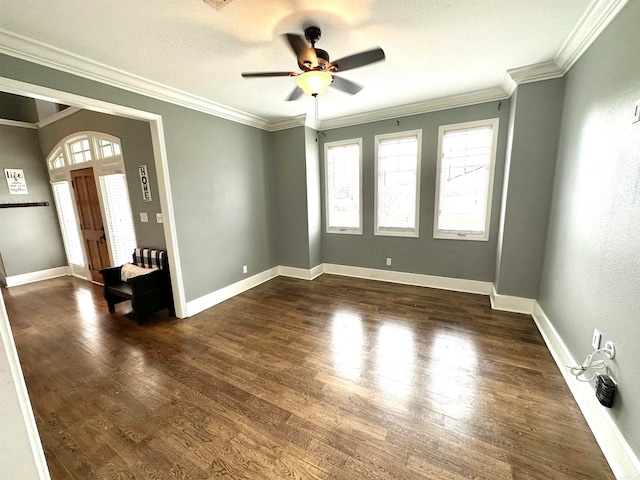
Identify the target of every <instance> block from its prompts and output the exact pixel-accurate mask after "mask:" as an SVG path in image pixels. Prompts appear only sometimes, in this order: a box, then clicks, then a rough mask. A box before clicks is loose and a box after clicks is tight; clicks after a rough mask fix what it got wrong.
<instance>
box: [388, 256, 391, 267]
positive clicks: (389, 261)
mask: <svg viewBox="0 0 640 480" xmlns="http://www.w3.org/2000/svg"><path fill="white" fill-rule="evenodd" d="M389 265H391V259H390V258H389V257H387V266H389Z"/></svg>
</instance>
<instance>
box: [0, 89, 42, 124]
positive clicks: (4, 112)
mask: <svg viewBox="0 0 640 480" xmlns="http://www.w3.org/2000/svg"><path fill="white" fill-rule="evenodd" d="M0 118H4V119H5V120H15V121H18V122H27V123H36V122H38V120H39V118H38V110H37V108H36V101H35V100H34V99H33V98H26V97H21V96H20V95H12V94H11V93H6V92H0Z"/></svg>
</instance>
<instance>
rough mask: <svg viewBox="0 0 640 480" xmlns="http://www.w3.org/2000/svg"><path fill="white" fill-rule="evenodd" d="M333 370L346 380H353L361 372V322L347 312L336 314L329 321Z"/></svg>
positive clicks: (362, 342) (362, 337)
mask: <svg viewBox="0 0 640 480" xmlns="http://www.w3.org/2000/svg"><path fill="white" fill-rule="evenodd" d="M331 346H332V352H333V368H334V369H335V370H337V371H338V373H339V374H340V375H341V376H343V377H346V378H349V379H355V378H358V377H359V376H360V373H361V371H362V360H363V355H364V352H363V347H364V336H363V329H362V320H361V319H360V317H359V316H358V315H355V314H353V313H349V312H338V313H336V314H335V315H334V316H333V318H332V319H331Z"/></svg>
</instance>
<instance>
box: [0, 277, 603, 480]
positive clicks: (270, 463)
mask: <svg viewBox="0 0 640 480" xmlns="http://www.w3.org/2000/svg"><path fill="white" fill-rule="evenodd" d="M2 293H3V296H4V298H5V302H6V305H7V311H8V313H9V319H10V323H11V326H12V330H13V334H14V337H15V341H16V346H17V349H18V352H19V355H20V360H21V363H22V368H23V372H24V375H25V380H26V383H27V388H28V390H29V393H30V398H31V401H32V404H33V410H34V413H35V417H36V422H37V424H38V428H39V431H40V435H41V438H42V442H43V446H44V450H45V455H46V457H47V460H48V462H49V469H50V472H51V476H52V478H53V479H54V480H58V479H74V480H75V479H82V480H85V479H93V478H95V479H111V478H123V479H154V480H157V479H180V478H182V479H192V480H199V479H213V478H228V479H251V480H255V479H258V480H263V479H264V480H272V479H281V478H289V479H291V478H294V479H295V478H299V479H322V480H325V479H330V480H337V479H349V480H353V479H384V480H388V479H431V480H452V479H454V480H455V479H471V478H473V479H483V478H484V479H489V480H502V479H505V480H508V479H517V480H520V479H545V480H546V479H551V478H553V479H560V480H563V479H598V480H601V479H603V480H608V479H613V478H614V477H613V474H612V473H611V470H610V468H609V466H608V465H607V463H606V461H605V459H604V457H603V455H602V453H601V451H600V450H599V448H598V446H597V444H596V442H595V440H594V438H593V435H592V434H591V432H590V430H589V428H588V426H587V424H586V422H585V421H584V418H583V417H582V415H581V413H580V411H579V409H578V407H577V406H576V404H575V401H574V400H573V398H572V397H571V394H570V392H569V390H568V388H567V386H566V385H565V384H564V380H563V379H562V376H561V375H560V373H559V372H558V370H557V367H556V365H555V363H554V361H553V359H552V358H551V355H550V353H549V351H548V350H547V348H546V347H545V345H544V342H543V340H542V338H541V336H540V334H539V332H538V331H537V329H536V327H535V324H534V323H533V321H532V319H531V318H530V317H527V316H525V315H519V314H512V313H505V312H497V311H494V310H492V309H491V306H490V304H489V301H488V298H487V297H485V296H481V295H472V294H465V293H460V292H448V291H441V290H433V289H428V288H422V287H413V286H407V285H398V284H389V283H384V282H374V281H368V280H361V279H353V278H344V277H338V276H332V275H322V276H321V277H319V278H317V279H315V280H314V281H303V280H296V279H290V278H283V277H279V278H276V279H273V280H271V281H269V282H266V283H264V284H262V285H260V286H258V287H256V288H254V289H251V290H249V291H247V292H245V293H243V294H241V295H239V296H237V297H234V298H232V299H230V300H228V301H226V302H223V303H222V304H220V305H217V306H216V307H214V308H211V309H209V310H206V311H205V312H202V313H200V314H198V315H196V316H194V317H191V318H189V319H185V320H179V319H174V318H169V317H168V316H167V315H166V314H165V313H159V314H156V315H155V316H153V317H152V318H151V321H150V322H149V323H148V324H145V325H142V326H140V325H137V323H136V322H135V321H134V320H135V319H134V317H133V314H132V312H131V310H130V306H128V305H127V304H119V305H118V306H117V310H116V313H114V314H109V313H108V310H107V305H106V303H105V302H104V300H103V298H102V292H101V288H100V287H99V286H96V285H93V284H90V283H87V282H83V281H80V280H78V279H74V278H71V277H63V278H57V279H52V280H47V281H43V282H38V283H34V284H30V285H23V286H19V287H12V288H10V289H3V292H2Z"/></svg>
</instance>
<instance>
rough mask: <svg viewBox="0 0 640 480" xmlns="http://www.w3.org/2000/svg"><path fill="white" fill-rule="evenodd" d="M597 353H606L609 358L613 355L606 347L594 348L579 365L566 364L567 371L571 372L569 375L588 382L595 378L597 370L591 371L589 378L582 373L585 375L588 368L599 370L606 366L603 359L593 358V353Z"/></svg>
mask: <svg viewBox="0 0 640 480" xmlns="http://www.w3.org/2000/svg"><path fill="white" fill-rule="evenodd" d="M598 353H606V354H607V356H608V357H609V358H612V357H613V356H612V350H611V349H610V348H608V347H605V348H598V349H597V350H594V351H593V352H592V353H590V354H589V355H587V358H585V359H584V362H582V363H581V364H580V365H576V366H574V367H571V366H568V365H567V368H568V369H569V372H570V373H571V375H573V376H574V377H576V379H578V380H579V381H581V382H590V381H592V380H593V379H595V378H596V376H597V375H598V372H593V375H591V376H590V377H589V378H587V377H583V375H585V374H586V373H587V371H588V370H601V369H603V368H607V364H606V362H605V361H604V360H594V359H593V357H594V355H596V354H598ZM580 377H583V378H580Z"/></svg>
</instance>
